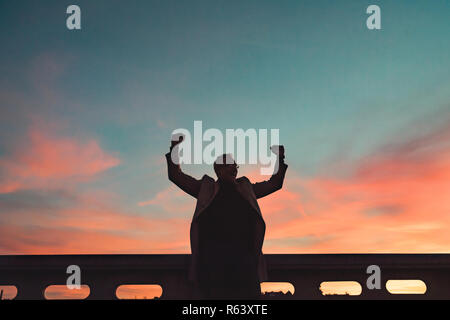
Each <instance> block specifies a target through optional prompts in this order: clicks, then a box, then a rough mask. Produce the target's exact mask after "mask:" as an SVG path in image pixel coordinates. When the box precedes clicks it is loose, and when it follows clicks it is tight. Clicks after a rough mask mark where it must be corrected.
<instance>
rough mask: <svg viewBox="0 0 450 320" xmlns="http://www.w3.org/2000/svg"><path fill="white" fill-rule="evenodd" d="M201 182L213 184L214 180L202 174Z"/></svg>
mask: <svg viewBox="0 0 450 320" xmlns="http://www.w3.org/2000/svg"><path fill="white" fill-rule="evenodd" d="M201 181H205V182H215V181H216V180H214V178H212V177H210V176H208V175H207V174H204V175H203V177H202V179H201Z"/></svg>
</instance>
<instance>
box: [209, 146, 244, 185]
mask: <svg viewBox="0 0 450 320" xmlns="http://www.w3.org/2000/svg"><path fill="white" fill-rule="evenodd" d="M238 168H239V166H238V165H237V164H236V162H235V161H234V159H233V157H232V156H231V154H229V153H228V154H223V155H221V156H219V157H217V159H216V161H214V171H215V172H216V175H217V178H219V179H220V180H223V181H227V182H233V181H234V180H236V176H237V169H238Z"/></svg>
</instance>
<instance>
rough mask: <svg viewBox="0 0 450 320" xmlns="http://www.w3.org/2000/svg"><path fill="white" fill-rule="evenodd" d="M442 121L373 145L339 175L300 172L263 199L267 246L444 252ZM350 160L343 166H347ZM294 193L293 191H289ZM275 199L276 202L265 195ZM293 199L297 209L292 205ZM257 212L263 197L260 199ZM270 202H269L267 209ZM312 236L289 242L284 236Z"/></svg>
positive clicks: (449, 163) (445, 133) (445, 129)
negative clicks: (308, 239) (303, 174)
mask: <svg viewBox="0 0 450 320" xmlns="http://www.w3.org/2000/svg"><path fill="white" fill-rule="evenodd" d="M449 137H450V126H449V125H448V124H447V123H446V124H444V125H441V126H439V127H436V128H434V129H433V130H428V131H426V132H422V131H418V132H417V133H416V134H414V135H412V136H410V137H409V138H408V137H407V136H406V135H405V136H404V137H403V138H402V139H399V141H396V142H394V143H389V144H387V145H385V146H382V147H380V148H379V149H378V150H376V151H374V152H373V153H372V154H370V155H368V156H366V157H364V158H363V159H360V160H358V161H357V162H355V163H347V166H348V167H347V168H344V169H346V170H343V171H344V172H350V173H349V174H348V175H347V176H345V177H340V178H336V177H333V176H322V177H321V176H316V177H301V176H300V175H298V174H297V173H295V172H293V171H292V170H290V171H289V172H288V175H287V177H286V183H285V188H286V190H289V192H291V193H292V194H293V195H292V196H291V197H286V196H283V191H281V193H280V194H276V195H273V200H272V199H270V200H269V203H268V205H269V207H268V208H269V213H270V214H269V215H268V216H266V221H267V239H268V240H269V241H267V242H266V244H265V250H266V251H267V252H277V253H280V252H286V253H287V252H291V253H294V252H310V253H317V252H322V253H326V252H330V253H339V252H340V253H342V252H448V251H450V248H449V247H448V243H449V241H450V235H448V233H447V232H445V230H447V229H448V228H449V227H450V218H449V216H448V213H449V212H450V197H449V196H448V195H449V194H450V148H448V146H449V141H450V140H449V139H448V138H449ZM348 168H351V170H347V169H348ZM296 194H297V196H295V195H296ZM279 196H280V199H283V200H282V201H284V202H285V203H284V204H282V205H280V204H278V205H277V206H278V207H275V205H276V204H272V203H271V202H272V201H274V202H276V200H277V199H278V197H279ZM300 204H301V208H302V209H303V213H304V214H301V211H300V210H294V209H292V208H296V206H299V205H300ZM261 208H262V210H263V212H265V210H266V208H265V203H264V202H263V201H261ZM274 208H276V209H274ZM305 236H307V237H312V238H314V239H320V241H315V242H311V243H310V244H309V245H306V246H305V245H304V244H305V242H304V241H303V242H302V243H301V244H297V245H295V244H294V243H293V242H292V239H304V237H305Z"/></svg>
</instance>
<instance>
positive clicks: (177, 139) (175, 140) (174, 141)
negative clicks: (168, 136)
mask: <svg viewBox="0 0 450 320" xmlns="http://www.w3.org/2000/svg"><path fill="white" fill-rule="evenodd" d="M183 140H184V136H183V135H179V136H176V135H175V136H173V137H172V141H171V142H170V152H172V149H173V148H175V147H176V146H177V145H178V144H180V143H181V142H183Z"/></svg>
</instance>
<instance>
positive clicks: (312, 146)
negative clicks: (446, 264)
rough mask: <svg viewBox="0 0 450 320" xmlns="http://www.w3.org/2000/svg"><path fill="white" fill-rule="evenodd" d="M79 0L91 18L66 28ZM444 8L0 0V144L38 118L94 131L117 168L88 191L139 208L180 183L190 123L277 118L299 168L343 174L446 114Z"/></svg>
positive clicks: (259, 124) (4, 147)
mask: <svg viewBox="0 0 450 320" xmlns="http://www.w3.org/2000/svg"><path fill="white" fill-rule="evenodd" d="M70 4H77V5H79V6H80V8H81V13H82V22H81V23H82V29H81V30H75V31H69V30H68V29H67V28H66V23H65V20H66V18H67V16H68V15H67V14H66V13H65V11H66V8H67V6H68V5H70ZM371 4H376V5H378V6H380V8H381V19H382V29H381V30H368V29H367V27H366V19H367V17H368V14H366V8H367V7H368V6H369V5H371ZM449 15H450V2H449V1H446V0H433V1H425V0H420V1H419V0H410V1H403V0H395V1H394V0H389V1H388V0H386V1H375V0H374V1H364V0H363V1H353V0H352V1H347V0H341V1H335V0H334V1H331V0H330V1H325V0H315V1H312V0H311V1H300V0H297V1H262V0H258V1H249V0H245V1H216V0H214V1H210V0H209V1H195V0H193V1H136V0H131V1H117V0H108V1H105V0H95V1H83V0H79V1H75V2H73V1H51V0H47V1H22V0H20V1H2V2H1V3H0V47H1V50H0V87H1V91H0V102H1V106H0V108H1V112H2V117H1V120H0V124H1V128H0V156H3V157H9V155H10V154H12V152H13V150H15V149H14V148H17V146H18V145H19V147H20V143H21V141H22V140H21V139H24V136H26V132H27V130H28V129H29V128H30V127H31V126H33V125H36V123H39V124H40V127H39V128H41V129H42V128H45V129H48V130H50V131H51V132H56V133H57V134H58V135H61V136H66V137H71V138H73V139H84V138H86V139H87V138H92V139H95V140H96V141H98V143H99V145H100V146H101V148H102V150H103V151H104V152H105V153H107V154H111V155H114V157H116V158H117V159H119V160H120V164H119V165H117V166H114V167H112V168H110V169H108V170H106V171H105V172H102V173H101V175H100V176H99V177H98V178H96V179H94V180H90V181H89V182H87V183H85V184H82V185H78V186H77V190H90V189H101V190H106V191H108V192H112V193H114V194H117V195H119V196H118V197H119V198H118V199H117V202H118V203H117V206H119V207H121V208H123V209H124V210H126V211H129V212H133V213H139V214H144V213H147V211H148V210H149V209H148V208H147V207H139V206H137V205H136V204H137V203H139V202H140V201H146V200H148V199H151V198H152V197H154V196H155V195H156V194H157V192H158V191H160V190H162V189H165V188H167V187H169V185H170V183H169V181H167V179H166V173H165V164H164V162H163V154H164V153H165V152H167V150H168V145H169V139H170V134H171V132H172V130H174V129H177V128H187V129H190V130H192V129H193V121H194V120H202V121H203V125H204V127H205V128H219V129H221V130H224V129H226V128H244V129H247V128H256V129H258V128H268V129H270V128H278V129H280V140H281V143H282V144H284V145H285V146H286V154H287V161H288V162H289V164H290V170H292V172H295V173H297V174H298V175H300V176H303V177H308V178H313V177H318V176H338V175H339V174H340V173H342V172H336V171H333V169H330V168H334V165H336V164H345V166H344V167H345V170H351V169H352V168H353V167H352V165H353V163H356V162H357V161H359V160H360V159H364V158H365V157H368V156H370V155H371V154H373V153H374V152H376V150H379V149H380V148H382V147H383V146H385V145H386V144H389V143H390V142H393V141H397V139H403V138H404V139H406V138H407V137H409V136H415V135H417V134H418V133H421V132H424V131H427V130H432V129H433V127H434V126H438V125H439V124H440V121H442V120H443V119H446V116H448V115H449V113H450V111H449V110H450V107H449V101H450V59H449V53H450V36H449V35H450V19H449ZM186 170H187V171H189V172H191V173H192V174H194V175H195V176H197V177H200V176H201V174H202V173H203V172H206V173H209V174H210V175H213V171H212V169H211V168H209V167H206V166H190V167H187V168H186ZM243 170H244V171H243V172H244V173H245V172H246V171H245V170H246V168H245V166H244V168H243ZM248 170H249V169H248ZM342 170H344V169H342ZM345 170H344V171H345ZM3 175H4V176H6V175H7V173H4V174H3ZM7 196H8V197H10V196H12V195H11V194H9V195H7ZM7 196H6V195H3V197H4V198H3V200H4V201H6V200H7V199H6V197H7ZM23 197H25V198H26V196H23ZM23 197H22V198H23ZM22 198H21V199H22ZM151 214H153V213H151Z"/></svg>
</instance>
